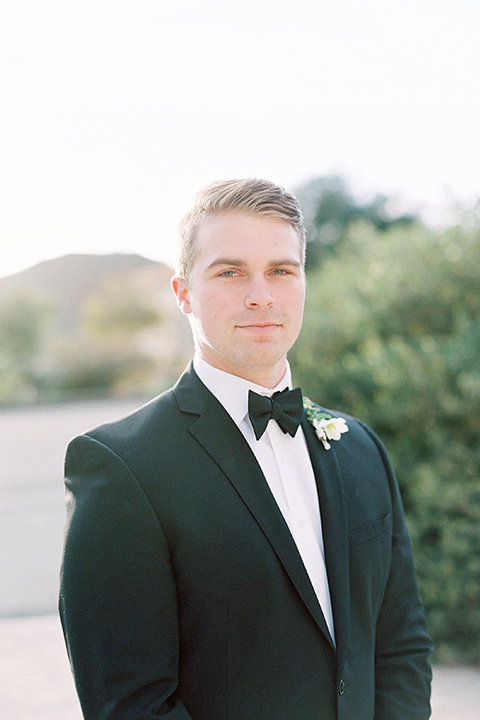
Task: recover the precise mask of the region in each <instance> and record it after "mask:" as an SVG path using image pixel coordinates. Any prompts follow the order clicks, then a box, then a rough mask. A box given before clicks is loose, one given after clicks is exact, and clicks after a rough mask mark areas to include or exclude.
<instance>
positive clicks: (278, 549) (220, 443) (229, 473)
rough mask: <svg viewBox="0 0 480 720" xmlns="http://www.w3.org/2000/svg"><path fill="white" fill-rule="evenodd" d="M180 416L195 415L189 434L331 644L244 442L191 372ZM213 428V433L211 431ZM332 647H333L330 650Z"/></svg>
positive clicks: (182, 390) (182, 387)
mask: <svg viewBox="0 0 480 720" xmlns="http://www.w3.org/2000/svg"><path fill="white" fill-rule="evenodd" d="M174 392H175V396H176V398H177V402H178V405H179V408H180V410H181V411H182V412H187V413H191V414H193V415H195V416H196V417H195V418H192V423H191V425H190V426H189V432H190V433H191V434H192V435H193V436H194V437H195V438H196V439H197V441H198V442H199V443H200V444H201V445H202V446H203V448H204V449H205V451H206V452H207V453H208V454H209V455H210V457H211V458H212V459H213V460H214V461H215V463H216V464H217V465H218V466H219V468H220V469H221V470H222V471H223V473H224V474H225V475H226V477H227V478H228V480H229V482H230V483H231V484H232V485H233V487H234V488H235V490H236V491H237V493H238V495H239V496H240V498H241V499H242V501H243V502H244V503H245V505H246V506H247V508H248V509H249V511H250V513H251V514H252V516H253V517H254V518H255V520H256V522H257V523H258V525H259V527H260V529H261V531H262V532H263V533H264V535H265V536H266V538H267V540H268V541H269V543H270V544H271V546H272V548H273V550H274V551H275V553H276V555H277V557H278V559H279V561H280V562H281V563H282V565H283V567H284V568H285V570H286V572H287V573H288V575H289V577H290V579H291V581H292V582H293V584H294V586H295V587H296V589H297V591H298V593H299V595H300V597H301V598H302V600H303V602H304V603H305V605H306V606H307V608H308V609H309V611H310V613H311V615H312V616H313V618H314V619H315V621H316V622H317V624H318V625H319V627H320V628H321V630H322V631H323V633H324V634H325V636H326V637H327V638H328V640H329V642H330V643H331V644H332V641H331V637H330V633H329V631H328V628H327V624H326V622H325V618H324V616H323V613H322V610H321V608H320V605H319V603H318V600H317V597H316V595H315V592H314V590H313V587H312V585H311V582H310V580H309V577H308V575H307V572H306V570H305V567H304V565H303V562H302V560H301V557H300V554H299V552H298V550H297V546H296V545H295V542H294V540H293V538H292V536H291V533H290V531H289V529H288V526H287V524H286V522H285V520H284V518H283V515H282V513H281V512H280V510H279V508H278V506H277V503H276V502H275V499H274V497H273V495H272V493H271V491H270V488H269V487H268V483H267V481H266V480H265V477H264V475H263V473H262V471H261V469H260V466H259V465H258V462H257V460H256V458H255V455H254V454H253V453H252V451H251V449H250V447H249V445H248V443H247V441H246V440H245V438H244V437H243V435H242V433H241V432H240V430H239V429H238V427H237V426H236V425H235V423H234V422H233V420H232V419H231V418H230V416H229V414H228V413H227V412H226V410H225V409H224V407H223V406H222V405H221V404H220V403H219V402H218V400H217V399H216V398H215V397H214V396H213V395H212V394H211V393H210V392H209V391H208V390H207V388H206V387H205V386H204V385H203V383H202V382H201V381H200V380H199V378H198V377H197V376H196V374H195V373H194V372H193V370H192V369H189V370H187V372H186V373H185V374H184V375H183V376H182V378H181V379H180V380H179V382H178V383H177V385H176V386H175V389H174ZM213 428H216V431H213ZM332 645H333V644H332Z"/></svg>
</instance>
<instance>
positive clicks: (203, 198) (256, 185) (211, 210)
mask: <svg viewBox="0 0 480 720" xmlns="http://www.w3.org/2000/svg"><path fill="white" fill-rule="evenodd" d="M227 210H235V211H237V212H244V213H250V214H252V215H264V216H267V217H275V218H280V219H281V220H285V222H288V223H289V224H290V225H291V226H292V227H293V228H294V230H295V231H296V232H297V235H298V245H299V250H300V256H301V259H302V263H303V264H305V242H306V238H305V227H304V223H303V216H302V212H301V210H300V205H299V202H298V200H297V198H296V197H295V196H294V195H292V194H290V193H289V192H287V191H286V190H285V189H284V188H282V187H280V186H279V185H275V184H274V183H272V182H270V181H269V180H260V179H258V178H244V179H242V180H220V181H217V182H214V183H211V184H210V185H207V187H206V188H204V189H203V190H201V191H200V192H199V193H198V194H197V195H196V197H195V200H194V204H193V207H192V209H191V210H190V211H189V212H188V213H187V214H186V215H185V217H184V218H183V220H182V222H181V223H180V227H179V252H178V267H177V272H178V274H179V275H180V276H181V277H182V278H183V279H184V280H185V282H186V283H188V282H189V280H190V276H191V272H192V268H193V263H194V261H195V257H196V255H197V252H198V248H197V243H196V238H197V232H198V228H199V227H200V225H201V224H202V223H203V222H204V221H205V220H206V218H207V217H209V216H210V215H213V214H215V213H220V212H225V211H227Z"/></svg>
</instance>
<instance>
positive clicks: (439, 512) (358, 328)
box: [290, 223, 480, 662]
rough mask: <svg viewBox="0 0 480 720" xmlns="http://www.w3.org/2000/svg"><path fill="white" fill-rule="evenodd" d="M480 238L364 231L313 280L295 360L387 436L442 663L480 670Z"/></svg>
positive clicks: (314, 393) (324, 392)
mask: <svg viewBox="0 0 480 720" xmlns="http://www.w3.org/2000/svg"><path fill="white" fill-rule="evenodd" d="M479 317H480V233H479V230H478V228H477V229H475V228H473V229H470V230H468V231H467V230H465V229H462V228H461V227H455V228H451V229H449V230H447V231H444V232H442V233H433V232H431V231H428V230H426V229H425V228H423V227H421V226H420V225H414V224H410V225H408V226H401V227H400V226H397V227H395V226H394V227H391V228H390V229H388V230H386V231H383V232H380V231H379V230H378V229H376V228H375V227H374V226H373V225H372V224H371V223H362V224H357V225H352V226H350V228H349V229H348V230H347V232H346V235H345V237H344V238H343V241H342V243H341V245H340V246H339V247H338V248H337V250H336V252H335V253H333V254H331V253H330V254H327V255H326V256H324V259H323V262H322V263H321V265H320V267H319V268H318V269H317V270H316V271H315V272H313V273H312V274H311V275H310V278H309V288H308V299H307V306H306V314H305V322H304V327H303V330H302V333H301V336H300V338H299V340H298V341H297V344H296V346H295V348H294V349H293V351H292V352H291V355H290V359H291V362H292V364H293V367H294V374H295V378H296V380H297V381H298V382H299V383H300V384H301V385H302V387H303V388H304V390H305V391H306V392H307V394H308V395H310V397H313V398H315V399H316V400H318V401H319V402H321V403H322V404H323V405H324V406H326V407H329V408H338V409H340V410H344V411H346V412H349V413H350V414H352V415H355V416H358V417H360V418H361V419H362V420H364V421H366V422H367V423H368V424H370V425H371V426H372V427H373V429H374V430H375V431H377V433H378V434H379V435H380V437H381V438H382V440H383V441H384V443H385V444H386V446H387V449H388V451H389V454H390V456H391V458H392V461H393V464H394V467H395V469H396V472H397V477H398V480H399V483H400V487H401V491H402V496H403V499H404V504H405V510H406V514H407V521H408V524H409V528H410V531H411V536H412V542H413V545H414V552H415V558H416V564H417V574H418V579H419V584H420V589H421V593H422V597H423V600H424V603H425V608H426V612H427V617H428V622H429V627H430V631H431V633H432V635H433V637H434V640H435V642H436V658H437V659H438V660H439V661H444V662H447V661H453V660H461V661H464V662H478V660H479V658H480V639H479V638H480V484H479V475H480V446H479V442H478V438H479V431H480V368H479V363H478V359H479V357H480V325H479V320H478V318H479Z"/></svg>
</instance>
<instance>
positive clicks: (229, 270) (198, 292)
mask: <svg viewBox="0 0 480 720" xmlns="http://www.w3.org/2000/svg"><path fill="white" fill-rule="evenodd" d="M197 248H198V252H197V255H196V257H195V261H194V264H193V268H192V274H191V278H190V282H189V283H188V287H187V285H186V284H185V282H184V281H183V280H182V279H181V278H179V277H178V276H176V277H175V278H173V281H172V287H173V290H174V292H175V295H176V296H177V301H178V304H179V306H180V308H181V309H182V311H183V312H184V313H185V314H186V315H188V316H189V318H190V321H191V325H192V330H193V336H194V340H195V346H196V348H197V351H198V352H199V354H200V356H201V357H202V358H203V359H204V360H206V361H207V362H208V363H210V365H213V366H214V367H216V368H219V369H220V370H225V371H226V372H229V373H232V374H234V375H239V376H240V377H244V378H247V379H248V380H251V381H252V382H256V383H257V384H259V385H263V386H264V387H274V386H275V385H276V384H277V383H278V382H280V380H281V379H282V377H283V374H284V372H285V358H286V353H287V351H288V350H289V349H290V348H291V346H292V345H293V343H294V342H295V340H296V338H297V336H298V333H299V332H300V327H301V324H302V317H303V306H304V301H305V277H304V272H303V267H302V263H301V258H300V250H299V245H298V236H297V233H296V232H295V230H294V228H293V227H292V226H291V225H290V224H289V223H287V222H285V221H284V220H281V219H277V218H271V217H265V216H260V215H252V214H248V213H241V212H234V211H228V212H223V213H219V214H217V215H212V216H210V217H209V218H207V219H206V220H205V222H204V223H203V224H202V225H201V226H200V228H199V229H198V233H197Z"/></svg>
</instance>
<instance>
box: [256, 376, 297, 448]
mask: <svg viewBox="0 0 480 720" xmlns="http://www.w3.org/2000/svg"><path fill="white" fill-rule="evenodd" d="M248 415H249V417H250V421H251V423H252V425H253V430H254V432H255V437H256V438H257V440H260V438H261V437H262V435H263V433H264V432H265V430H266V428H267V425H268V421H269V420H276V421H277V423H278V424H279V425H280V428H281V429H282V430H283V432H284V433H288V434H289V435H291V436H292V437H294V435H295V433H296V432H297V429H298V426H299V425H300V422H301V420H302V417H303V398H302V391H301V390H300V388H299V387H297V388H295V389H294V390H288V388H285V390H282V391H281V392H275V393H273V395H272V397H267V396H266V395H258V393H256V392H253V390H249V391H248Z"/></svg>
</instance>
